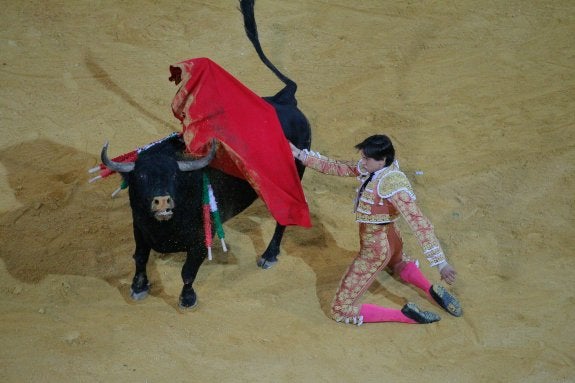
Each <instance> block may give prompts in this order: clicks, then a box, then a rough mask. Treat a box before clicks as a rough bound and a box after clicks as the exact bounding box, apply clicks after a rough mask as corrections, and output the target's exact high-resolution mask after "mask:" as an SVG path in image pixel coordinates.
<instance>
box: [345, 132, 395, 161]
mask: <svg viewBox="0 0 575 383" xmlns="http://www.w3.org/2000/svg"><path fill="white" fill-rule="evenodd" d="M355 148H356V149H357V150H361V151H362V152H363V154H364V156H366V157H368V158H373V159H374V160H376V161H381V160H382V159H384V158H385V166H389V165H391V164H392V163H393V161H394V160H395V149H394V148H393V144H392V143H391V140H390V139H389V137H387V136H386V135H385V134H375V135H373V136H369V137H367V138H366V139H365V140H363V141H362V142H360V143H359V144H357V145H355Z"/></svg>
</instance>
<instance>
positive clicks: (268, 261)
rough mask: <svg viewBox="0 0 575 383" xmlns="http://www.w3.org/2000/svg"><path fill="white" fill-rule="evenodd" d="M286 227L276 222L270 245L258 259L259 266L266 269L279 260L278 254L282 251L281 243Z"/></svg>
mask: <svg viewBox="0 0 575 383" xmlns="http://www.w3.org/2000/svg"><path fill="white" fill-rule="evenodd" d="M285 229H286V227H285V226H283V225H280V224H279V223H278V224H276V229H275V231H274V235H273V237H272V239H271V241H270V243H269V245H268V248H267V249H266V251H264V253H263V254H262V256H261V258H260V259H259V260H258V266H259V267H261V268H262V269H264V270H267V269H270V268H272V267H273V266H274V265H275V264H276V263H277V262H278V255H279V253H280V244H281V242H282V238H283V236H284V231H285Z"/></svg>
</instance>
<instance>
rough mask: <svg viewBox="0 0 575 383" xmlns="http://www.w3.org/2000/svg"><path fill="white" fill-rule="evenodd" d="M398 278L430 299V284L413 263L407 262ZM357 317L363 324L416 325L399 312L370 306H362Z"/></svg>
mask: <svg viewBox="0 0 575 383" xmlns="http://www.w3.org/2000/svg"><path fill="white" fill-rule="evenodd" d="M399 276H400V278H401V279H403V280H404V281H405V282H407V283H410V284H412V285H414V286H416V287H418V288H420V289H421V290H423V291H424V292H425V293H426V294H427V296H428V297H429V298H430V299H432V298H431V295H430V294H429V289H430V288H431V283H429V281H428V280H427V278H425V276H424V275H423V273H422V272H421V271H420V270H419V268H418V267H417V266H416V265H415V263H413V262H407V263H406V265H405V267H404V268H403V270H401V271H400V273H399ZM359 315H361V316H363V322H364V323H374V322H401V323H417V322H416V321H414V320H413V319H410V318H408V317H406V316H405V315H404V314H403V313H402V312H401V310H397V309H390V308H387V307H381V306H377V305H372V304H362V305H361V308H360V311H359Z"/></svg>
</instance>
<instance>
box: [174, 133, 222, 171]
mask: <svg viewBox="0 0 575 383" xmlns="http://www.w3.org/2000/svg"><path fill="white" fill-rule="evenodd" d="M215 155H216V140H212V147H211V149H210V152H209V153H208V154H207V155H206V156H205V157H202V158H199V159H197V160H187V161H178V167H179V168H180V170H181V171H183V172H191V171H192V170H198V169H201V168H205V167H206V166H208V164H209V163H210V162H211V161H212V160H213V159H214V156H215Z"/></svg>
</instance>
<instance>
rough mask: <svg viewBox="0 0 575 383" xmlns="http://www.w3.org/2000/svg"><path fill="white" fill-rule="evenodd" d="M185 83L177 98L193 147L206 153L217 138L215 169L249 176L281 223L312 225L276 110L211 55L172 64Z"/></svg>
mask: <svg viewBox="0 0 575 383" xmlns="http://www.w3.org/2000/svg"><path fill="white" fill-rule="evenodd" d="M170 74H171V76H170V78H169V80H170V81H173V82H174V83H175V84H176V85H180V88H179V89H178V91H177V93H176V95H175V97H174V99H173V101H172V111H173V113H174V116H176V118H178V119H179V120H180V121H181V122H182V128H183V137H184V141H185V143H186V148H187V151H188V152H189V153H190V154H192V155H194V156H203V155H206V153H207V152H208V150H209V146H210V144H211V141H212V139H214V138H215V139H216V140H217V141H218V148H217V151H216V156H215V158H214V160H213V161H212V162H211V163H210V166H211V167H214V168H216V169H219V170H221V171H223V172H225V173H227V174H230V175H233V176H236V177H239V178H242V179H245V180H247V181H248V182H249V183H250V184H251V186H252V187H253V188H254V189H255V191H256V192H257V193H258V195H259V197H260V198H261V199H262V200H263V201H264V203H265V204H266V206H267V208H268V210H269V211H270V213H271V214H272V216H273V217H274V218H275V220H276V221H277V222H278V223H280V224H281V225H286V226H287V225H297V226H303V227H310V226H311V220H310V216H309V209H308V205H307V203H306V201H305V196H304V193H303V189H302V186H301V182H300V179H299V176H298V173H297V169H296V167H295V162H294V159H293V155H292V152H291V149H290V146H289V143H288V141H287V139H286V138H285V135H284V133H283V131H282V128H281V125H280V122H279V120H278V117H277V114H276V111H275V109H274V108H273V107H272V106H271V105H270V104H268V103H267V102H266V101H265V100H264V99H263V98H261V97H260V96H258V95H257V94H255V93H254V92H252V91H251V90H250V89H248V88H247V87H246V86H244V85H243V84H242V83H240V82H239V81H238V80H237V79H236V78H234V77H233V76H232V75H231V74H229V73H228V72H226V71H225V70H224V69H223V68H221V67H220V66H219V65H217V64H216V63H214V62H213V61H211V60H210V59H207V58H195V59H190V60H186V61H182V62H180V63H177V64H174V65H171V66H170Z"/></svg>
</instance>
